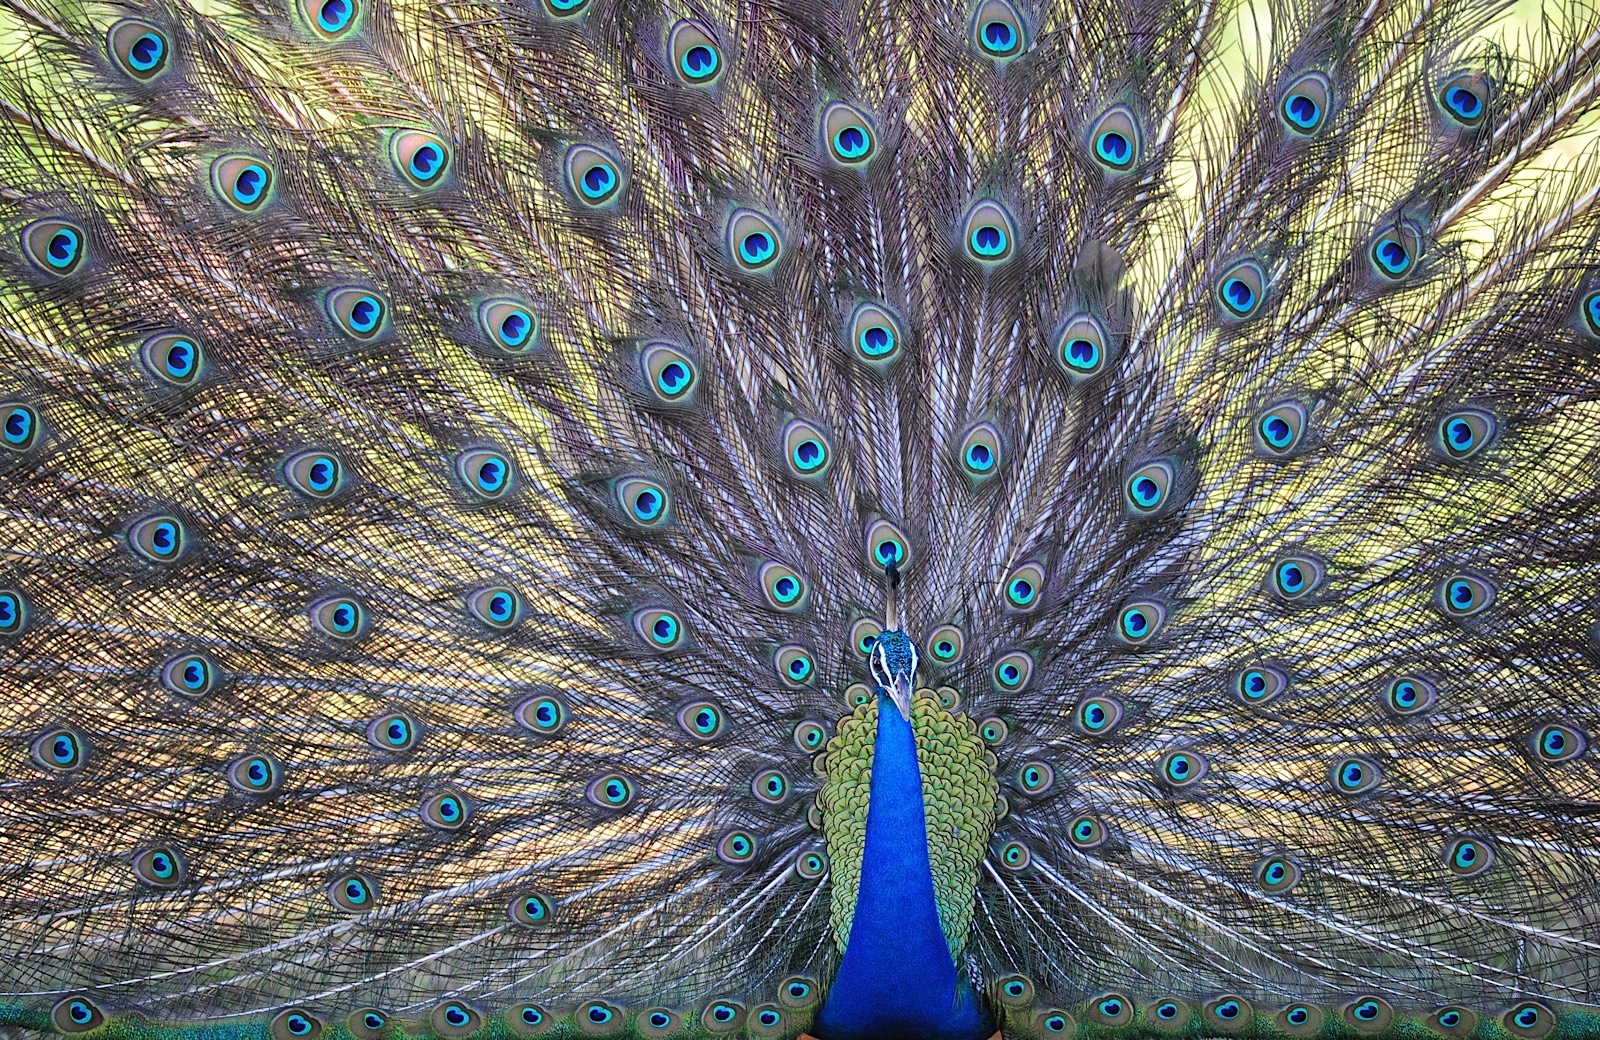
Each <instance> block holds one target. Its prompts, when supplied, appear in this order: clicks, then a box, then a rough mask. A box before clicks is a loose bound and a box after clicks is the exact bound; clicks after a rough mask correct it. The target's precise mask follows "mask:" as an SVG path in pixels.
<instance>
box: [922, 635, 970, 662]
mask: <svg viewBox="0 0 1600 1040" xmlns="http://www.w3.org/2000/svg"><path fill="white" fill-rule="evenodd" d="M966 652H967V638H966V636H965V635H964V634H963V633H962V631H961V629H959V628H957V627H956V626H954V625H940V626H939V627H938V628H936V629H934V630H933V631H932V632H930V633H928V656H929V657H930V658H932V659H933V662H934V663H935V664H941V665H943V664H955V663H956V662H957V661H959V660H961V657H962V655H963V654H965V653H966Z"/></svg>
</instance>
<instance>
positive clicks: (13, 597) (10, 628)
mask: <svg viewBox="0 0 1600 1040" xmlns="http://www.w3.org/2000/svg"><path fill="white" fill-rule="evenodd" d="M27 627H28V601H27V600H25V599H24V598H23V597H22V593H20V592H18V591H17V590H16V589H0V638H5V637H7V636H15V635H21V634H22V632H23V631H25V630H26V629H27Z"/></svg>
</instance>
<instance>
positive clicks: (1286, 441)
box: [1256, 401, 1309, 457]
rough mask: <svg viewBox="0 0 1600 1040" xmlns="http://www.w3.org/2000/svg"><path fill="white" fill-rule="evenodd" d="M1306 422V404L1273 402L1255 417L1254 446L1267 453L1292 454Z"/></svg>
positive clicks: (1302, 434) (1303, 431)
mask: <svg viewBox="0 0 1600 1040" xmlns="http://www.w3.org/2000/svg"><path fill="white" fill-rule="evenodd" d="M1308 422H1309V419H1308V417H1307V414H1306V406H1305V405H1303V404H1301V403H1300V402H1299V401H1284V402H1283V403H1281V404H1275V405H1273V406H1272V407H1271V408H1268V409H1266V410H1265V411H1263V412H1262V413H1261V414H1260V415H1258V416H1257V417H1256V447H1258V448H1260V449H1261V450H1262V451H1264V452H1266V453H1267V454H1268V455H1276V456H1279V457H1283V456H1288V455H1293V454H1294V452H1295V449H1296V448H1298V447H1299V446H1300V438H1301V437H1302V436H1304V435H1305V431H1306V425H1307V423H1308Z"/></svg>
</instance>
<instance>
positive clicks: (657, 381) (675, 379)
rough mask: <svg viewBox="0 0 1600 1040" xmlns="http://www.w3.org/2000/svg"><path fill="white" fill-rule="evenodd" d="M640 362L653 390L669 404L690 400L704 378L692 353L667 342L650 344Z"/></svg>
mask: <svg viewBox="0 0 1600 1040" xmlns="http://www.w3.org/2000/svg"><path fill="white" fill-rule="evenodd" d="M639 364H640V367H641V368H643V370H644V379H645V383H646V384H647V385H648V386H649V387H650V390H651V392H652V393H654V394H655V395H656V396H657V397H659V398H660V399H661V400H663V401H665V402H667V403H668V404H678V403H681V402H684V401H687V400H689V398H690V395H691V394H693V392H694V389H695V386H696V385H697V383H698V381H699V378H700V373H699V370H698V369H696V368H695V364H694V362H693V361H692V360H690V358H689V355H687V354H685V353H684V352H683V351H681V350H679V349H678V348H676V347H674V346H671V345H670V344H666V343H652V344H651V345H650V346H648V347H646V348H645V350H644V353H643V354H641V355H640V356H639Z"/></svg>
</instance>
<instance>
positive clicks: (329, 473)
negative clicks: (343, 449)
mask: <svg viewBox="0 0 1600 1040" xmlns="http://www.w3.org/2000/svg"><path fill="white" fill-rule="evenodd" d="M282 472H283V480H284V483H286V484H288V485H289V487H290V489H291V490H293V491H295V492H297V493H298V494H301V495H304V496H305V497H306V498H310V499H315V500H317V501H325V500H327V499H330V498H332V497H334V496H335V495H337V494H338V493H339V492H340V491H341V490H343V489H344V485H345V472H344V463H343V462H341V461H340V459H339V456H337V455H334V454H332V453H330V452H326V451H317V450H312V451H302V452H300V453H299V454H296V455H291V456H289V457H288V458H287V459H284V460H283V470H282Z"/></svg>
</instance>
